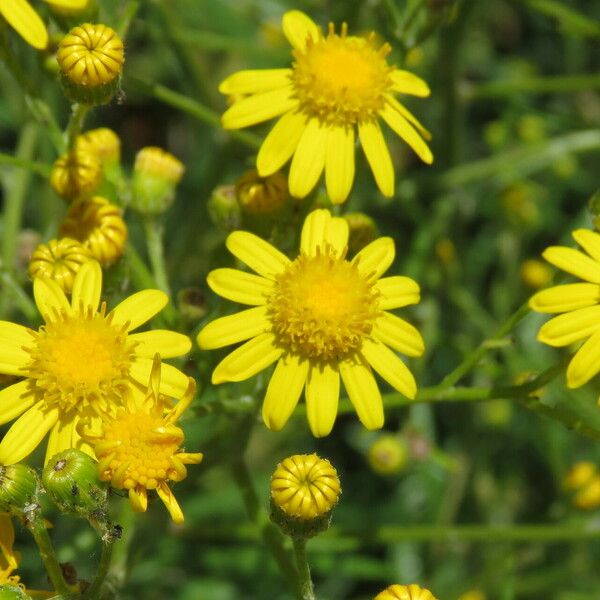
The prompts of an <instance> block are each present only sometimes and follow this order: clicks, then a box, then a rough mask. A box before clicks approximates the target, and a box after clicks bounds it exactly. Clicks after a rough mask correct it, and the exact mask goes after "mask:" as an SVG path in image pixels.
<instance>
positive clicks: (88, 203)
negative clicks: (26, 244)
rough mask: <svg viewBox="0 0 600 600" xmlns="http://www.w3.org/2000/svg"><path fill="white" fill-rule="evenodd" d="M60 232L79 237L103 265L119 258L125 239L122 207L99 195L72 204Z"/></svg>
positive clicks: (125, 232)
mask: <svg viewBox="0 0 600 600" xmlns="http://www.w3.org/2000/svg"><path fill="white" fill-rule="evenodd" d="M59 233H60V235H61V236H64V237H71V238H74V239H76V240H79V241H80V242H81V243H82V244H83V245H84V246H86V247H87V248H89V250H90V251H91V253H92V256H93V257H94V258H95V259H96V260H97V261H98V262H99V263H100V264H101V265H102V266H103V267H107V266H109V265H111V264H112V263H114V262H115V261H117V260H118V259H119V258H121V256H122V255H123V251H124V249H125V242H126V241H127V225H125V221H124V220H123V217H122V214H121V209H120V208H119V207H118V206H115V205H114V204H111V203H110V202H109V201H108V200H107V199H106V198H102V197H101V196H94V197H93V198H89V199H87V200H83V201H81V202H76V203H74V204H72V205H71V206H70V207H69V211H68V212H67V215H66V217H65V220H64V221H63V223H62V225H61V227H60V230H59Z"/></svg>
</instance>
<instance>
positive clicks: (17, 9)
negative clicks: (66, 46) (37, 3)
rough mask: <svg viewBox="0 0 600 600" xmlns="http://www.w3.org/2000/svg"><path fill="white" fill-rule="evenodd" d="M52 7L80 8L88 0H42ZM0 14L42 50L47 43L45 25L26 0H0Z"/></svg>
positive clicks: (20, 33) (30, 43) (29, 42)
mask: <svg viewBox="0 0 600 600" xmlns="http://www.w3.org/2000/svg"><path fill="white" fill-rule="evenodd" d="M44 1H45V2H46V3H47V4H49V5H50V6H53V7H58V8H66V9H73V10H77V9H82V8H85V6H86V5H87V3H88V0H44ZM0 15H2V16H3V17H4V18H5V19H6V21H7V22H8V24H9V25H10V26H11V27H12V28H13V29H14V30H15V31H16V32H17V33H18V34H19V35H20V36H21V37H22V38H23V39H24V40H25V41H26V42H27V43H28V44H29V45H31V46H33V47H34V48H37V49H38V50H44V49H45V48H46V46H47V45H48V31H47V30H46V25H45V24H44V22H43V21H42V19H40V16H39V15H38V14H37V13H36V12H35V10H34V9H33V7H32V6H31V4H29V2H27V0H12V1H11V2H0Z"/></svg>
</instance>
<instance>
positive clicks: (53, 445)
mask: <svg viewBox="0 0 600 600" xmlns="http://www.w3.org/2000/svg"><path fill="white" fill-rule="evenodd" d="M74 425H75V421H74V419H72V418H65V419H58V421H56V423H55V424H54V427H52V429H51V430H50V435H49V436H48V446H47V447H46V459H45V461H44V464H46V465H47V464H48V462H49V461H50V460H51V459H52V457H53V456H54V455H55V454H58V453H59V452H62V451H63V450H67V449H68V448H72V447H73V430H74Z"/></svg>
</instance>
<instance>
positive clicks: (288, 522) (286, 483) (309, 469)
mask: <svg viewBox="0 0 600 600" xmlns="http://www.w3.org/2000/svg"><path fill="white" fill-rule="evenodd" d="M340 494H341V486H340V480H339V478H338V475H337V471H336V470H335V468H334V467H333V466H332V464H331V463H330V462H329V461H328V460H326V459H324V458H320V457H319V456H317V455H316V454H296V455H294V456H290V457H289V458H286V459H285V460H284V461H282V462H281V463H279V464H278V465H277V468H276V469H275V472H274V473H273V475H272V476H271V509H272V510H271V519H272V520H273V521H274V522H275V523H277V525H279V526H280V527H281V529H282V530H283V531H284V532H285V533H287V534H288V535H291V536H293V537H312V536H314V535H316V534H318V533H320V532H321V531H324V530H325V529H327V528H328V527H329V523H330V521H331V511H332V509H333V507H334V506H335V505H336V504H337V502H338V499H339V497H340Z"/></svg>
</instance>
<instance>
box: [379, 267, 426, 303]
mask: <svg viewBox="0 0 600 600" xmlns="http://www.w3.org/2000/svg"><path fill="white" fill-rule="evenodd" d="M375 290H376V291H377V292H379V294H380V296H379V308H380V309H381V310H390V309H392V308H402V307H403V306H409V305H410V304H417V303H418V302H419V300H420V299H421V290H420V288H419V284H418V283H417V282H416V281H414V280H413V279H411V278H410V277H402V276H401V275H396V276H393V277H384V278H383V279H380V280H379V281H377V282H376V283H375Z"/></svg>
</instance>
